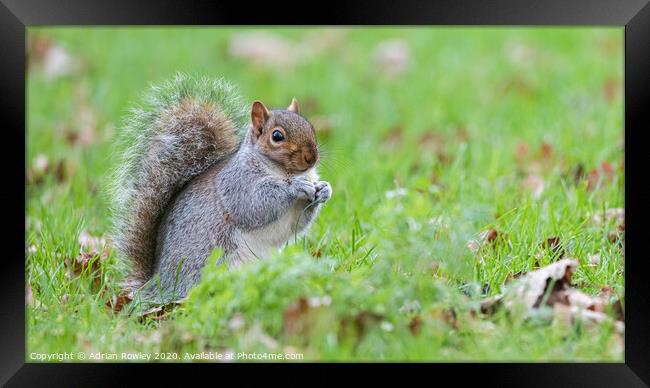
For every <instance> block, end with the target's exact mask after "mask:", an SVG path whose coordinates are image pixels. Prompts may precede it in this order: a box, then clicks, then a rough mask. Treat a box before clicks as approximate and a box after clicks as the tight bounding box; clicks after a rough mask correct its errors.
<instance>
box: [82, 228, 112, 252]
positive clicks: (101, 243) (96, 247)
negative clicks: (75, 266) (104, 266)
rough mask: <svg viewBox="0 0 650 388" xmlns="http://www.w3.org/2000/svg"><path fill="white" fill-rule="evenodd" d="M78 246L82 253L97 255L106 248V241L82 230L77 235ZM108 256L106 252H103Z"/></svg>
mask: <svg viewBox="0 0 650 388" xmlns="http://www.w3.org/2000/svg"><path fill="white" fill-rule="evenodd" d="M79 246H80V247H81V249H82V250H83V251H86V252H90V253H91V254H95V255H96V254H99V253H100V252H102V251H104V248H105V247H106V239H105V238H103V237H96V236H93V235H91V234H90V233H88V231H87V230H82V231H81V233H79ZM104 253H105V254H108V252H104Z"/></svg>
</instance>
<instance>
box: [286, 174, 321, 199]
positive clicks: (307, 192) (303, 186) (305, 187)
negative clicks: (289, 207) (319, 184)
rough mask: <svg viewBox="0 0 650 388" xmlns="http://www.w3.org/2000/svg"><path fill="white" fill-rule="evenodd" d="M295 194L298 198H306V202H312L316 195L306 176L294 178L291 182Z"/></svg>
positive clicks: (314, 188)
mask: <svg viewBox="0 0 650 388" xmlns="http://www.w3.org/2000/svg"><path fill="white" fill-rule="evenodd" d="M291 186H292V187H293V189H294V192H295V195H296V197H297V198H298V199H306V200H307V201H308V202H313V201H314V198H315V197H316V187H315V186H314V184H313V183H312V182H310V181H309V180H307V178H304V177H300V178H296V179H294V180H293V181H292V182H291Z"/></svg>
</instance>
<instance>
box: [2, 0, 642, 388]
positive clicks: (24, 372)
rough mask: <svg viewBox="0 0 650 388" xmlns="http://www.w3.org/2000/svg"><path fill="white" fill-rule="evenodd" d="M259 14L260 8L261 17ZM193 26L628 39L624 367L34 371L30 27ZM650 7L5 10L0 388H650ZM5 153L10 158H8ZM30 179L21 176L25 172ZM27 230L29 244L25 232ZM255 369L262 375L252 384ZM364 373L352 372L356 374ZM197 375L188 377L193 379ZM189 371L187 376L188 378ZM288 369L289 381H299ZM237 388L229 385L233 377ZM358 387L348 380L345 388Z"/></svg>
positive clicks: (21, 1)
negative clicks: (602, 29)
mask: <svg viewBox="0 0 650 388" xmlns="http://www.w3.org/2000/svg"><path fill="white" fill-rule="evenodd" d="M253 4H254V5H253ZM145 24H146V25H151V24H155V25H189V24H210V25H223V24H231V25H232V24H237V25H240V24H246V25H252V24H265V25H270V24H274V25H275V24H280V25H295V24H300V25H304V24H320V25H360V24H371V25H507V26H510V25H517V26H521V25H564V26H576V25H580V26H621V27H623V26H624V27H625V93H624V96H625V101H624V102H625V116H624V117H625V134H624V135H625V165H626V170H625V171H626V172H625V174H626V176H625V182H626V191H625V202H626V204H625V207H626V208H627V209H628V211H627V212H626V213H627V214H626V223H627V230H626V243H625V249H626V254H625V256H626V264H625V284H626V293H625V294H626V295H625V301H626V309H625V315H626V317H625V319H626V333H625V361H624V363H610V364H598V363H552V364H544V363H539V364H524V363H517V364H497V363H474V364H445V363H434V364H429V363H416V364H395V363H387V364H383V363H382V364H374V363H373V364H354V365H350V364H340V363H334V364H317V363H306V364H301V365H296V364H253V365H251V364H245V365H242V364H230V365H224V364H201V365H197V364H192V365H188V364H179V365H177V364H174V365H169V364H164V365H151V364H30V363H25V343H26V341H25V320H24V317H25V306H24V301H25V298H24V292H25V283H24V272H25V262H24V261H22V260H20V259H19V257H24V256H23V255H24V252H25V251H24V245H22V244H21V243H20V241H21V240H22V238H21V236H20V235H21V234H22V237H23V238H24V231H25V228H24V221H25V218H24V215H23V214H20V211H21V210H20V209H19V207H18V206H17V205H16V204H19V203H21V202H22V203H23V204H24V202H23V201H24V200H25V196H24V192H23V193H22V195H21V193H20V190H19V189H18V188H19V187H21V186H22V185H23V183H24V182H25V181H24V175H23V174H24V171H25V155H24V154H23V155H22V157H21V155H20V154H21V151H22V152H23V153H24V152H26V151H25V150H26V144H25V131H26V128H25V117H26V116H25V109H26V106H25V104H26V103H25V80H26V57H25V38H26V27H28V26H37V25H145ZM649 38H650V5H648V0H625V1H622V0H609V1H607V0H591V1H589V0H578V1H571V2H566V1H559V0H552V1H550V0H545V1H535V0H498V1H479V0H476V1H469V0H461V1H453V0H445V1H439V2H435V3H434V2H427V3H425V2H423V1H415V0H408V1H405V0H402V1H399V2H391V1H374V2H368V3H366V4H362V3H360V2H357V3H350V2H338V1H328V2H326V3H307V2H302V3H296V4H292V3H291V2H287V1H284V2H281V3H270V2H269V3H265V4H256V3H250V4H248V3H243V2H240V4H237V3H234V2H231V3H228V4H226V3H217V2H214V1H212V2H208V1H198V0H195V1H172V0H157V1H151V0H147V1H139V2H126V1H106V0H101V1H100V0H93V1H90V0H85V1H81V0H69V1H44V0H30V1H25V0H0V58H1V59H0V66H1V70H0V85H1V88H0V91H1V92H0V111H1V112H2V114H1V115H0V118H1V119H0V120H1V121H0V125H1V126H2V127H4V131H3V134H2V136H3V137H4V141H3V142H2V143H3V147H2V152H0V155H2V156H1V157H2V161H3V163H2V166H3V167H5V168H4V169H3V170H4V171H3V172H4V173H3V174H2V176H3V180H4V184H3V189H2V190H1V191H0V198H2V200H3V205H4V206H3V207H4V208H5V209H7V210H8V212H6V214H7V215H6V216H5V217H3V221H4V224H5V225H6V226H8V227H7V228H5V230H6V231H5V233H3V237H4V238H5V241H6V242H7V244H5V245H4V246H5V247H6V248H5V250H4V260H3V268H2V270H0V274H1V275H0V277H1V278H2V281H0V287H1V289H2V297H3V301H4V303H3V304H2V306H1V307H0V324H1V325H2V330H0V338H1V339H0V343H1V344H2V348H3V351H2V352H0V382H2V383H5V382H7V384H8V385H10V386H25V385H28V386H34V385H48V386H49V385H65V386H71V385H72V386H75V385H82V384H83V385H93V386H102V385H115V384H125V383H129V382H131V383H132V382H135V380H134V379H133V377H132V376H131V375H132V374H133V373H134V372H136V371H141V370H142V369H147V370H148V371H147V375H148V376H149V380H150V383H152V384H159V383H167V382H169V381H171V379H172V378H175V379H178V378H181V379H183V380H185V379H187V378H189V377H190V376H192V377H195V376H196V373H197V372H202V374H203V373H205V374H207V377H208V378H209V379H210V380H208V381H211V382H213V383H220V381H222V379H225V375H235V376H239V378H240V379H241V380H240V381H245V382H246V383H248V382H250V381H251V380H250V379H251V378H252V377H258V378H262V379H263V380H266V381H267V382H270V381H271V379H272V378H271V377H269V376H274V377H277V378H278V380H279V381H281V382H284V383H287V382H289V383H296V384H300V381H298V380H296V379H295V378H294V377H293V376H294V375H293V373H294V371H293V369H294V368H295V367H297V366H298V367H301V369H303V370H305V371H306V372H308V373H310V375H311V376H310V377H308V378H307V379H306V380H303V382H304V383H311V382H312V381H314V380H317V381H314V382H325V381H326V380H331V381H333V382H334V381H340V380H339V378H338V375H337V374H335V373H333V372H353V373H346V375H347V376H351V377H357V378H358V379H361V380H362V381H364V382H371V381H372V380H379V379H381V380H382V381H386V380H385V379H386V378H388V377H393V378H394V379H398V380H401V381H404V383H409V381H410V380H409V379H410V377H411V376H412V375H413V374H414V373H416V372H419V373H423V374H424V375H425V377H426V376H428V378H427V379H426V380H425V381H427V382H430V383H431V384H438V383H441V382H443V381H445V378H443V377H441V376H442V375H447V376H445V377H451V378H452V381H454V380H456V381H458V382H461V383H465V382H468V381H470V380H474V381H475V382H478V383H480V384H481V385H485V384H486V383H487V385H491V384H495V385H499V386H526V385H534V386H550V385H552V386H572V387H573V386H589V387H600V386H603V387H604V386H617V387H618V386H621V387H623V386H624V387H628V386H647V384H650V319H649V315H648V310H649V309H648V306H649V304H650V303H649V302H650V281H648V279H647V278H648V276H650V272H649V271H648V270H647V269H648V265H647V264H646V263H647V262H648V260H649V259H648V258H647V257H646V256H647V255H645V254H644V251H643V246H644V244H643V230H644V226H645V225H644V224H645V221H646V220H647V219H648V211H647V206H646V204H645V201H646V198H645V196H644V194H645V192H644V191H643V190H642V189H641V186H642V185H643V178H644V174H645V173H646V171H645V166H644V162H645V161H647V160H648V158H647V151H646V150H645V148H646V147H647V145H646V143H645V142H644V141H643V140H642V135H643V132H644V131H645V130H647V129H644V128H646V127H645V125H644V123H645V122H647V120H646V117H647V114H646V112H647V111H648V109H647V108H648V107H649V106H650V39H649ZM5 145H6V146H7V147H4V146H5ZM21 168H22V172H21V171H20V170H21ZM21 225H22V232H21ZM251 367H256V368H260V369H263V371H260V372H258V373H254V374H251V373H246V371H247V370H249V369H250V368H251ZM353 367H354V368H355V370H354V371H352V370H351V368H353ZM190 368H191V369H192V371H189V369H190ZM181 369H182V371H181ZM290 369H291V370H290ZM231 377H232V376H231ZM345 379H346V380H345V381H346V382H348V381H350V377H345Z"/></svg>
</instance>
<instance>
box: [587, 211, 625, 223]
mask: <svg viewBox="0 0 650 388" xmlns="http://www.w3.org/2000/svg"><path fill="white" fill-rule="evenodd" d="M592 220H593V222H594V223H595V224H596V225H597V226H605V225H607V224H609V223H610V222H612V221H615V224H616V225H625V209H624V208H620V207H619V208H610V209H607V210H605V214H603V213H602V212H597V213H596V214H594V215H593V217H592Z"/></svg>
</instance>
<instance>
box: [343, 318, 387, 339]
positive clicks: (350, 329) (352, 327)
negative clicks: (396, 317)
mask: <svg viewBox="0 0 650 388" xmlns="http://www.w3.org/2000/svg"><path fill="white" fill-rule="evenodd" d="M383 319H384V316H383V315H380V314H376V313H374V312H372V311H368V310H363V311H361V312H360V313H358V314H355V315H353V316H346V317H343V319H341V321H340V323H339V333H338V337H339V339H340V340H342V339H343V338H354V339H355V342H356V343H357V344H358V343H359V342H360V341H361V340H362V339H363V337H364V336H365V335H366V334H367V333H368V331H369V330H370V329H371V328H372V327H375V326H377V325H378V324H379V323H380V322H381V321H382V320H383Z"/></svg>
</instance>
